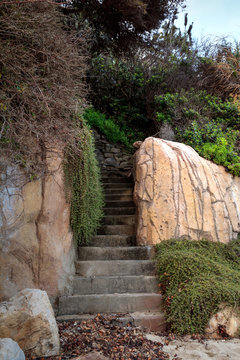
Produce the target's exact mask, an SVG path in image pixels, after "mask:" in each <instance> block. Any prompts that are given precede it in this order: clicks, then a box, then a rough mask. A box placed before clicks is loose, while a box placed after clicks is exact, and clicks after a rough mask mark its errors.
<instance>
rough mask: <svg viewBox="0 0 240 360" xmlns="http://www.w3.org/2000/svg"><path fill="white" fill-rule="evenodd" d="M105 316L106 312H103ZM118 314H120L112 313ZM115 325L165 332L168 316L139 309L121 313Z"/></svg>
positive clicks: (84, 316) (69, 318) (86, 318)
mask: <svg viewBox="0 0 240 360" xmlns="http://www.w3.org/2000/svg"><path fill="white" fill-rule="evenodd" d="M102 315H103V316H104V314H102ZM112 315H114V316H115V315H118V314H112ZM95 317H96V314H95V315H92V314H72V315H61V316H57V321H58V322H63V321H64V322H65V321H78V322H82V321H89V320H93V319H94V318H95ZM113 325H116V326H119V327H122V326H127V325H131V326H137V327H141V328H142V329H143V330H146V331H154V332H164V331H166V316H165V314H164V311H157V310H155V311H139V312H134V313H129V314H126V315H123V314H121V313H120V314H119V317H117V318H116V319H115V320H113Z"/></svg>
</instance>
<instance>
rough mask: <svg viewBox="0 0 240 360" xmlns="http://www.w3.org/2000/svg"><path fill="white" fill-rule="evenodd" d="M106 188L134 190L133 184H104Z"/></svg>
mask: <svg viewBox="0 0 240 360" xmlns="http://www.w3.org/2000/svg"><path fill="white" fill-rule="evenodd" d="M102 185H103V187H104V188H107V189H116V188H117V189H132V188H133V183H118V182H116V181H115V182H112V183H110V182H109V183H103V184H102Z"/></svg>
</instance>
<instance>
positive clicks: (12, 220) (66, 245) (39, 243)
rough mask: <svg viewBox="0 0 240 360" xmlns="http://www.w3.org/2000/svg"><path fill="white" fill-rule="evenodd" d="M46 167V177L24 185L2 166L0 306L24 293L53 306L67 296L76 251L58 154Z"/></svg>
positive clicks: (51, 156) (12, 170)
mask: <svg viewBox="0 0 240 360" xmlns="http://www.w3.org/2000/svg"><path fill="white" fill-rule="evenodd" d="M46 161H47V170H48V171H47V175H46V176H45V177H43V178H41V179H39V180H35V181H31V182H28V181H27V179H26V176H25V175H24V172H23V171H22V170H21V169H20V168H19V167H17V166H15V167H12V166H10V165H9V163H8V162H7V161H6V159H5V160H4V159H1V160H0V170H1V171H0V172H1V178H0V180H1V181H0V301H1V300H5V299H8V298H9V297H11V296H13V295H15V294H16V293H17V292H18V291H19V290H22V289H24V288H26V287H28V288H39V289H42V290H46V291H47V293H48V295H49V296H50V297H51V299H52V300H53V299H54V298H55V297H57V296H58V295H59V294H66V293H69V291H71V282H72V275H73V274H74V273H75V268H74V259H75V249H74V246H73V242H72V233H71V231H70V228H69V216H70V211H69V205H68V204H67V203H66V200H65V193H64V178H63V170H62V154H61V152H60V151H57V150H53V149H51V150H50V149H49V151H48V152H47V154H46Z"/></svg>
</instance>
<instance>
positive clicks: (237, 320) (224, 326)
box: [206, 304, 240, 339]
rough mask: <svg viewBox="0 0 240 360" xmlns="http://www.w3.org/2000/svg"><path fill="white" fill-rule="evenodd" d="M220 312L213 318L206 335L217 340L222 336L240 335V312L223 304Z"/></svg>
mask: <svg viewBox="0 0 240 360" xmlns="http://www.w3.org/2000/svg"><path fill="white" fill-rule="evenodd" d="M220 308H221V309H220V311H219V312H218V313H217V314H215V315H214V316H212V318H211V319H210V321H209V324H208V326H207V328H206V335H208V336H209V337H210V338H213V339H217V338H220V337H221V334H222V335H228V336H230V337H237V336H239V335H240V312H239V309H237V308H236V309H233V308H232V307H230V306H226V305H224V304H222V305H221V306H220Z"/></svg>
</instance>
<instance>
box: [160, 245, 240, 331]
mask: <svg viewBox="0 0 240 360" xmlns="http://www.w3.org/2000/svg"><path fill="white" fill-rule="evenodd" d="M239 255H240V239H238V240H234V241H232V242H230V243H229V244H227V245H226V244H222V243H214V242H209V241H190V240H167V241H163V242H162V243H160V244H159V245H157V255H156V259H157V270H158V276H159V283H160V285H161V290H162V293H163V301H164V305H165V310H166V314H167V322H168V324H169V330H170V331H173V332H176V333H178V334H186V333H204V330H205V328H206V326H207V324H208V321H209V320H210V318H211V316H212V315H213V314H215V313H217V312H218V311H219V309H220V307H219V306H220V304H222V303H224V304H227V305H230V306H233V307H236V306H240V256H239Z"/></svg>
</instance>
